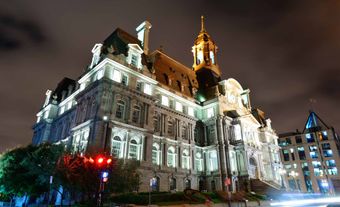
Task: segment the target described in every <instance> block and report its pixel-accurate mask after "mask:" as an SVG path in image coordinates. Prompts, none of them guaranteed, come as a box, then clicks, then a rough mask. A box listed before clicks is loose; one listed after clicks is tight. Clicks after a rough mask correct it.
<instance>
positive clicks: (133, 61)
mask: <svg viewBox="0 0 340 207" xmlns="http://www.w3.org/2000/svg"><path fill="white" fill-rule="evenodd" d="M137 63H138V57H137V55H131V65H133V66H135V67H137V66H138V64H137Z"/></svg>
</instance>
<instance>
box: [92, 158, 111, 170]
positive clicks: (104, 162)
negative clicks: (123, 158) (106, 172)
mask: <svg viewBox="0 0 340 207" xmlns="http://www.w3.org/2000/svg"><path fill="white" fill-rule="evenodd" d="M112 161H113V160H112V158H111V157H107V156H104V155H98V156H97V157H96V159H95V164H96V166H97V167H99V168H104V167H106V168H108V167H109V166H110V165H111V164H112Z"/></svg>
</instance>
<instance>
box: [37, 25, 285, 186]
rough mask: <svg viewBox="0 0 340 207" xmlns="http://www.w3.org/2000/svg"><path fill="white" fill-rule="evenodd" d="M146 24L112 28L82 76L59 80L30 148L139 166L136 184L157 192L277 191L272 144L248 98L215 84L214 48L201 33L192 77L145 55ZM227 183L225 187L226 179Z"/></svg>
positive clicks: (265, 122) (236, 87) (231, 83)
mask: <svg viewBox="0 0 340 207" xmlns="http://www.w3.org/2000/svg"><path fill="white" fill-rule="evenodd" d="M150 28H151V24H150V23H149V22H144V23H142V24H141V25H140V26H139V27H138V28H137V29H136V30H137V36H138V38H136V37H134V36H132V35H130V34H128V33H126V32H125V31H123V30H121V29H119V28H118V29H116V30H115V31H114V32H113V33H112V34H111V35H110V36H109V37H108V38H107V39H106V40H104V42H103V43H102V44H96V45H95V46H94V47H93V49H92V53H93V58H92V61H91V63H90V65H89V67H88V68H87V70H86V71H85V72H84V73H83V74H82V75H81V76H80V78H79V79H77V80H71V79H68V78H65V79H64V80H63V81H62V82H60V83H59V85H58V86H57V88H56V89H55V90H54V91H47V93H46V100H45V102H44V105H43V107H42V109H41V110H40V112H39V113H38V114H37V117H38V120H37V123H36V124H35V125H34V127H33V129H34V136H33V143H34V144H40V143H43V142H54V143H64V144H66V146H68V147H70V149H72V150H73V151H78V152H80V153H86V152H96V151H103V150H106V151H109V152H111V153H112V154H114V155H115V156H116V157H118V158H121V159H124V160H129V159H137V160H139V161H140V163H141V166H140V169H139V170H140V172H141V173H142V175H143V176H142V177H141V178H142V184H141V186H140V188H139V190H140V191H147V190H148V189H149V180H150V179H151V178H153V177H156V178H157V179H158V183H157V186H156V187H155V188H154V190H159V191H169V190H170V191H171V190H179V191H182V190H183V189H185V188H186V187H190V188H193V189H201V190H222V189H224V190H225V189H226V185H225V184H226V183H227V180H229V181H230V185H229V186H228V187H229V189H231V190H232V191H237V190H241V189H244V188H249V186H250V182H249V180H250V179H257V180H260V181H261V182H265V183H267V184H269V185H272V186H279V185H280V183H281V180H280V179H281V177H280V175H279V174H278V171H279V170H278V169H279V168H280V166H281V165H280V158H279V146H278V145H277V135H276V133H275V132H274V130H273V129H272V128H271V123H270V120H269V119H266V118H265V116H264V113H263V112H262V111H260V110H259V109H254V108H252V107H251V104H250V97H249V92H250V91H249V90H248V89H243V88H242V86H241V85H240V84H239V83H238V82H237V81H236V80H235V79H232V78H229V79H227V80H221V71H220V69H219V66H218V64H217V59H216V57H217V53H216V52H217V46H216V45H215V43H214V41H213V40H212V39H211V37H210V36H209V34H208V33H207V32H206V30H205V28H204V22H203V19H202V29H201V31H200V33H199V35H198V37H197V39H196V40H195V43H194V46H193V48H192V49H193V55H194V64H193V67H192V68H189V67H186V66H184V65H183V64H181V63H179V62H177V61H176V60H174V59H172V58H171V57H169V56H168V55H166V54H165V53H164V52H162V51H159V50H156V51H153V52H149V47H148V41H149V40H148V39H149V30H150ZM227 178H229V179H227Z"/></svg>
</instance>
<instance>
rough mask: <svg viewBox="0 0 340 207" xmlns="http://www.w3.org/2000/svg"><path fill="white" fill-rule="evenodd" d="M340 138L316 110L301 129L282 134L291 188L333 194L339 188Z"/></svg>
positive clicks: (283, 158)
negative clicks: (300, 130)
mask: <svg viewBox="0 0 340 207" xmlns="http://www.w3.org/2000/svg"><path fill="white" fill-rule="evenodd" d="M339 144H340V142H339V138H338V136H337V134H336V133H335V131H334V128H333V127H329V126H328V125H327V124H326V123H325V122H324V121H323V120H322V119H321V118H320V117H319V116H318V115H317V114H316V113H315V112H314V111H310V113H309V116H308V119H307V121H306V124H305V127H304V129H303V131H302V132H299V131H298V130H297V131H296V132H291V133H284V134H281V135H280V137H279V145H280V146H281V147H282V149H281V158H282V162H283V164H284V169H285V172H286V174H285V176H286V178H287V180H288V183H287V186H286V187H287V189H288V190H290V191H299V192H308V193H324V194H334V193H336V192H340V176H339V172H338V167H339V166H340V157H339V146H340V145H339Z"/></svg>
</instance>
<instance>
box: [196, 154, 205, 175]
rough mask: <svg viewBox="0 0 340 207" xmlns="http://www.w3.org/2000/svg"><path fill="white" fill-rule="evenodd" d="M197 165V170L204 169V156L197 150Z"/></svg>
mask: <svg viewBox="0 0 340 207" xmlns="http://www.w3.org/2000/svg"><path fill="white" fill-rule="evenodd" d="M195 167H196V170H197V171H199V172H201V171H203V157H202V153H200V152H196V154H195Z"/></svg>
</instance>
